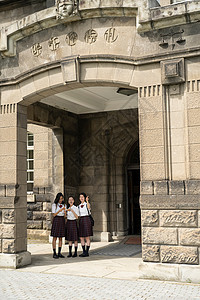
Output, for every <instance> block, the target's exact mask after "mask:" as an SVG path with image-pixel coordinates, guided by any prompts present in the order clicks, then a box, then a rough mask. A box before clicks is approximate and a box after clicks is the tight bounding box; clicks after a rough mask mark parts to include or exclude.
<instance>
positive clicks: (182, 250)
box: [161, 246, 198, 265]
mask: <svg viewBox="0 0 200 300" xmlns="http://www.w3.org/2000/svg"><path fill="white" fill-rule="evenodd" d="M161 261H162V262H163V263H176V264H192V265H196V264H198V251H197V247H180V246H178V247H176V246H175V247H172V246H161Z"/></svg>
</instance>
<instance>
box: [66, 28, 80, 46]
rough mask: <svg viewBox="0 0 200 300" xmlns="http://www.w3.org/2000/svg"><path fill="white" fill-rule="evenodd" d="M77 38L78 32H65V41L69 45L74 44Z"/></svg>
mask: <svg viewBox="0 0 200 300" xmlns="http://www.w3.org/2000/svg"><path fill="white" fill-rule="evenodd" d="M77 40H78V34H77V33H76V32H74V31H71V32H70V33H68V34H67V36H66V43H67V44H68V45H69V46H74V45H76V42H77Z"/></svg>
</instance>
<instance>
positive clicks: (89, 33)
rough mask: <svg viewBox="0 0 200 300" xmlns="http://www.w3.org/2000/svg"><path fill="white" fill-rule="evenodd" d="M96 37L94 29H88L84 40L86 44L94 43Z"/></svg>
mask: <svg viewBox="0 0 200 300" xmlns="http://www.w3.org/2000/svg"><path fill="white" fill-rule="evenodd" d="M97 37H98V34H97V32H96V30H94V29H89V30H88V31H86V33H85V41H86V43H88V44H93V43H95V42H96V40H97Z"/></svg>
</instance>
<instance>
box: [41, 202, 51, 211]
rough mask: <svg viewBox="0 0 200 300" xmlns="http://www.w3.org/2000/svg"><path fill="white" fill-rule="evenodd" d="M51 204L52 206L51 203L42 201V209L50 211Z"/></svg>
mask: <svg viewBox="0 0 200 300" xmlns="http://www.w3.org/2000/svg"><path fill="white" fill-rule="evenodd" d="M51 206H52V204H51V203H49V202H44V203H43V210H44V211H48V212H50V211H51Z"/></svg>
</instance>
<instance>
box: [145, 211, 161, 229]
mask: <svg viewBox="0 0 200 300" xmlns="http://www.w3.org/2000/svg"><path fill="white" fill-rule="evenodd" d="M141 221H142V226H158V211H157V210H142V211H141Z"/></svg>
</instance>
